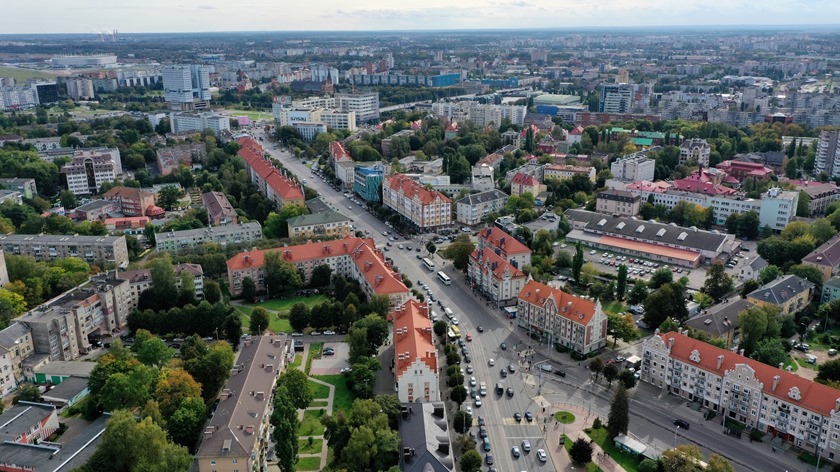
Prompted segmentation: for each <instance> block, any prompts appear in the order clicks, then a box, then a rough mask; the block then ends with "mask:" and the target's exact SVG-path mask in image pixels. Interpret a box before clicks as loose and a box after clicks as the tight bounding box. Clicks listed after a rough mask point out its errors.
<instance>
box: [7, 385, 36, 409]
mask: <svg viewBox="0 0 840 472" xmlns="http://www.w3.org/2000/svg"><path fill="white" fill-rule="evenodd" d="M40 401H41V391H40V390H38V386H37V385H35V384H30V383H27V384H23V385H22V386H21V387H20V388H19V389H18V391H17V393H15V396H14V397H13V398H12V404H14V405H17V403H18V402H35V403H39V402H40Z"/></svg>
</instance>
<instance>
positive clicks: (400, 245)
mask: <svg viewBox="0 0 840 472" xmlns="http://www.w3.org/2000/svg"><path fill="white" fill-rule="evenodd" d="M397 248H399V249H405V246H403V245H402V244H399V245H397Z"/></svg>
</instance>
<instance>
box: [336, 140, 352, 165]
mask: <svg viewBox="0 0 840 472" xmlns="http://www.w3.org/2000/svg"><path fill="white" fill-rule="evenodd" d="M330 156H332V158H333V160H334V161H336V162H338V161H352V160H353V158H352V157H350V154H348V153H347V150H346V149H344V145H343V144H341V143H340V142H338V141H333V142H331V143H330Z"/></svg>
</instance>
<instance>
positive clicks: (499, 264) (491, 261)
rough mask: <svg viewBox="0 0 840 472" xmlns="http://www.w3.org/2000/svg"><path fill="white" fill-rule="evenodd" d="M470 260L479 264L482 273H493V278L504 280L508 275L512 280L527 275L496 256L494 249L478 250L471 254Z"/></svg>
mask: <svg viewBox="0 0 840 472" xmlns="http://www.w3.org/2000/svg"><path fill="white" fill-rule="evenodd" d="M470 259H472V260H474V261H475V262H476V264H478V266H479V268H480V269H481V272H482V273H488V272H492V273H493V277H495V278H496V279H498V280H503V279H504V278H505V274H506V273H507V274H508V275H509V276H510V277H511V278H520V277H522V278H524V277H525V274H524V273H523V272H522V271H521V270H519V269H517V268H516V267H515V266H514V265H513V264H511V263H509V262H508V261H506V260H505V259H504V258H503V257H502V256H500V255H498V254H496V252H495V251H493V249H492V248H489V247H485V248H484V249H482V250H480V251H479V250H478V249H476V250H475V251H473V253H472V254H470Z"/></svg>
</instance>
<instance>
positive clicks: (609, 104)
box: [598, 84, 633, 114]
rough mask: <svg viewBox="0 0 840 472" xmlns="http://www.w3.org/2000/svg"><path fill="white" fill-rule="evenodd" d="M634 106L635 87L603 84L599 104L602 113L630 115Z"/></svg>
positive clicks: (599, 110)
mask: <svg viewBox="0 0 840 472" xmlns="http://www.w3.org/2000/svg"><path fill="white" fill-rule="evenodd" d="M632 106H633V87H632V85H630V84H603V85H601V96H600V101H599V102H598V112H600V113H619V114H621V113H630V111H631V108H632Z"/></svg>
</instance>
